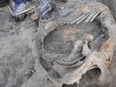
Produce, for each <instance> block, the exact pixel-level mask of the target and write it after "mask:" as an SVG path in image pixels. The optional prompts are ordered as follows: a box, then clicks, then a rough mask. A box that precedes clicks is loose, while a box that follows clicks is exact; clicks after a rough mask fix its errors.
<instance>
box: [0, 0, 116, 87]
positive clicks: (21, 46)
mask: <svg viewBox="0 0 116 87" xmlns="http://www.w3.org/2000/svg"><path fill="white" fill-rule="evenodd" d="M101 2H103V3H104V4H106V5H107V6H109V8H110V9H111V11H112V13H113V15H114V17H116V15H115V13H116V1H115V0H102V1H101ZM6 11H7V10H6V8H5V11H0V87H21V85H22V84H23V83H25V82H26V81H28V80H29V78H31V77H32V75H33V72H32V71H33V70H34V61H33V59H32V55H31V48H30V47H29V44H28V40H27V38H28V37H29V35H27V34H26V32H25V31H26V30H25V29H23V28H21V22H20V23H17V22H16V21H15V20H14V19H13V18H12V17H10V15H9V14H8V12H6ZM24 23H25V22H24ZM26 24H28V23H26ZM26 24H24V25H26ZM28 25H29V24H28ZM26 26H27V25H26ZM34 28H36V27H34ZM27 31H28V30H27ZM101 33H102V30H101V25H100V24H99V23H98V22H97V21H94V22H93V23H89V24H88V23H87V24H84V25H83V24H81V25H76V24H72V25H64V26H61V27H58V28H57V29H55V30H54V31H52V32H51V33H49V34H48V35H47V36H46V38H45V39H44V49H45V52H43V53H42V57H41V64H42V66H43V68H45V70H46V71H49V70H50V69H51V67H52V64H53V61H55V60H56V59H59V58H63V57H64V58H67V56H68V55H69V54H70V52H71V51H72V49H73V46H74V43H75V42H76V40H77V38H78V39H84V37H85V36H86V34H92V35H93V36H94V39H96V38H97V37H99V36H100V35H101ZM99 47H100V45H99ZM98 49H99V48H98ZM50 54H52V55H54V56H53V57H51V56H50ZM115 56H116V52H115V53H114V58H113V62H112V64H111V66H110V69H111V70H110V71H111V72H110V73H111V76H112V79H111V82H110V83H108V84H106V85H104V86H101V87H115V86H116V83H115V81H116V73H115V72H116V68H115V67H116V62H115V61H116V60H115ZM40 71H41V70H40ZM99 75H100V70H99V69H94V70H91V71H89V72H87V73H86V74H85V75H84V76H83V77H82V79H81V81H80V84H79V85H77V84H73V85H66V84H64V85H63V87H100V86H99V85H97V79H98V77H99ZM43 82H44V81H43ZM46 85H47V84H46ZM30 87H31V86H30ZM34 87H48V86H43V85H41V84H40V85H35V86H34ZM50 87H52V86H50Z"/></svg>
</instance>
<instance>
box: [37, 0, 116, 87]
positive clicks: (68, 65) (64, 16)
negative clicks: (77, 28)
mask: <svg viewBox="0 0 116 87" xmlns="http://www.w3.org/2000/svg"><path fill="white" fill-rule="evenodd" d="M80 2H81V1H80ZM77 3H79V1H78V0H69V1H68V2H67V3H65V5H64V8H65V9H64V8H63V7H62V8H61V9H60V10H58V12H62V13H60V14H59V13H58V15H57V16H55V18H53V17H52V16H51V18H49V19H48V20H47V22H46V23H41V22H40V26H39V29H38V33H37V36H36V38H35V41H38V40H39V41H38V42H37V43H39V45H38V46H40V48H41V46H42V50H43V51H44V39H45V37H46V36H47V35H48V34H49V33H50V32H52V31H54V30H55V29H56V28H57V27H59V26H62V25H66V24H80V23H88V22H93V21H94V20H97V21H99V22H100V23H101V25H102V26H103V29H104V30H102V34H101V35H100V36H99V37H98V38H96V39H94V36H93V35H86V37H85V38H84V39H82V40H77V41H76V42H75V45H74V48H73V50H72V52H71V54H70V55H69V56H68V58H66V59H63V58H62V59H58V60H55V61H54V64H53V66H52V70H53V71H55V72H57V73H58V74H59V75H60V78H58V79H54V78H52V77H53V75H51V73H49V76H48V77H47V78H48V79H50V80H51V81H52V82H53V84H54V85H55V86H56V87H61V86H62V85H63V84H73V83H79V81H80V79H81V78H82V76H83V75H84V74H85V73H86V72H87V71H89V70H91V69H94V68H99V69H100V70H101V75H100V77H99V79H98V81H99V83H100V84H105V82H108V81H109V79H110V73H109V70H108V67H109V65H110V64H111V61H112V57H113V52H114V48H115V45H116V43H115V40H116V37H115V35H116V31H115V28H116V23H115V20H114V18H113V16H112V15H111V13H110V10H109V8H108V7H107V6H105V5H104V4H101V3H99V2H96V1H95V2H94V1H93V2H83V3H81V4H80V5H78V4H77ZM71 7H72V8H71ZM56 8H57V6H56ZM103 39H104V40H103ZM99 41H101V42H99ZM99 43H102V44H101V46H99V47H95V44H99ZM41 44H42V45H41ZM36 53H37V52H36ZM40 54H41V53H40ZM41 55H42V54H41ZM80 55H81V56H80ZM51 56H52V55H51Z"/></svg>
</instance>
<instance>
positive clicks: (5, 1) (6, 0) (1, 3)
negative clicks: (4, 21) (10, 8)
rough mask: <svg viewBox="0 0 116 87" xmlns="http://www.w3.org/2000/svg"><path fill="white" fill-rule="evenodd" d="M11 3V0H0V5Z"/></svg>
mask: <svg viewBox="0 0 116 87" xmlns="http://www.w3.org/2000/svg"><path fill="white" fill-rule="evenodd" d="M8 3H9V0H0V7H2V6H6V5H7V4H8Z"/></svg>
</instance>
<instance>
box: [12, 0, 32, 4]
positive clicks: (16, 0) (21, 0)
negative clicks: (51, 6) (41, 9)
mask: <svg viewBox="0 0 116 87" xmlns="http://www.w3.org/2000/svg"><path fill="white" fill-rule="evenodd" d="M27 1H31V0H14V2H15V3H16V4H21V3H26V2H27Z"/></svg>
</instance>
